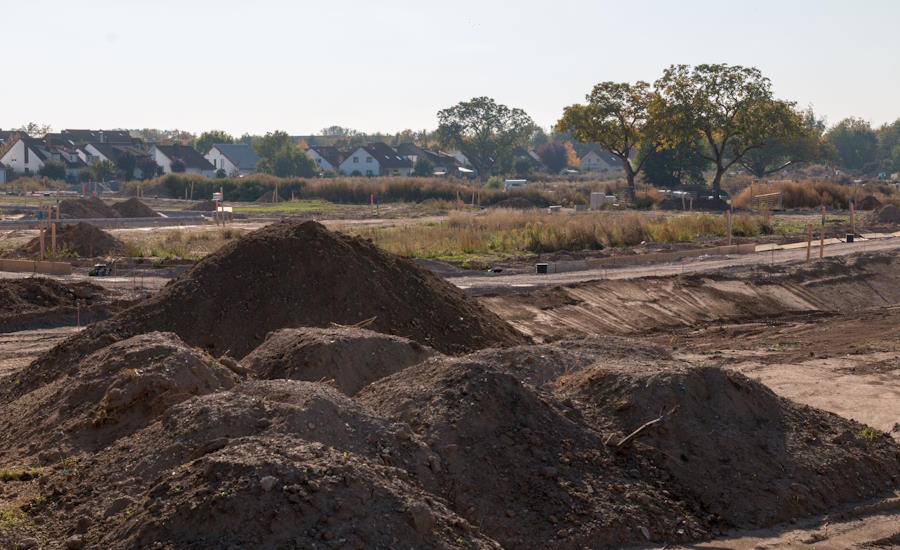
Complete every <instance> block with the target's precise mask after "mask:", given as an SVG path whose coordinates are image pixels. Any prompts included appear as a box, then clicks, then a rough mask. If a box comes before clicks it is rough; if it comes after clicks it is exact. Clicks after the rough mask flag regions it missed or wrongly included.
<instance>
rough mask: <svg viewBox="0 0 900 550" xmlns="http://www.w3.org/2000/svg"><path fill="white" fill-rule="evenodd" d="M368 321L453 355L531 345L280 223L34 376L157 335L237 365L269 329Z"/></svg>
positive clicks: (406, 277) (358, 253)
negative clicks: (145, 335)
mask: <svg viewBox="0 0 900 550" xmlns="http://www.w3.org/2000/svg"><path fill="white" fill-rule="evenodd" d="M368 319H372V321H371V323H369V324H368V328H370V329H372V330H375V331H378V332H382V333H385V334H394V335H398V336H404V337H407V338H410V339H413V340H416V341H417V342H419V343H420V344H423V345H426V346H430V347H432V348H434V349H437V350H438V351H441V352H444V353H451V354H459V353H465V352H468V351H472V350H475V349H481V348H486V347H490V346H505V345H515V344H521V343H524V342H525V341H526V339H525V337H524V336H522V335H521V334H519V333H518V332H516V331H515V330H514V329H512V328H511V327H510V326H509V325H508V324H506V322H504V321H503V320H501V319H500V318H499V317H497V316H496V315H495V314H493V313H490V312H488V311H487V310H485V309H484V308H483V307H482V306H481V305H479V304H478V303H477V302H476V301H475V300H474V299H473V298H471V297H469V296H467V295H466V294H465V293H463V292H462V291H461V290H459V289H458V288H456V287H455V286H453V285H452V284H450V283H448V282H446V281H444V280H443V279H441V278H439V277H438V276H437V275H434V274H433V273H431V272H429V271H426V270H424V269H422V268H419V267H418V266H416V264H415V263H413V262H412V261H410V260H406V259H403V258H400V257H398V256H394V255H392V254H388V253H386V252H383V251H382V250H380V249H378V248H376V247H375V246H374V245H373V244H371V243H370V242H369V241H366V240H364V239H360V238H354V237H348V236H345V235H342V234H340V233H332V232H330V231H328V230H327V229H325V227H323V226H322V225H320V224H318V223H315V222H298V221H282V222H278V223H275V224H272V225H269V226H267V227H264V228H262V229H260V230H257V231H254V232H252V233H248V234H247V235H245V236H243V237H241V238H240V239H237V240H236V241H232V242H230V243H228V244H227V245H225V246H223V247H222V248H221V249H220V250H219V251H217V252H216V253H214V254H211V255H209V256H207V257H206V258H204V259H203V260H201V261H200V262H198V263H197V265H195V266H194V267H193V268H192V269H191V270H190V271H188V272H186V273H185V274H183V275H182V276H181V277H179V278H178V279H176V280H175V281H173V282H171V283H169V284H168V285H167V286H166V287H165V289H163V290H162V291H161V292H160V293H159V294H157V295H156V296H154V297H152V298H149V299H147V300H146V301H144V302H141V303H140V304H138V305H136V306H135V307H132V308H131V309H128V310H126V311H124V312H122V314H120V315H118V316H116V317H114V318H112V319H110V320H108V321H106V322H103V323H98V324H95V325H92V326H91V327H89V328H88V329H86V330H84V331H82V332H81V333H80V334H78V335H77V336H75V337H73V338H71V339H70V340H68V341H66V342H65V343H64V344H63V345H61V346H58V347H57V348H55V349H54V350H51V352H50V353H49V354H48V355H47V356H45V357H44V358H42V359H41V360H40V361H39V362H38V363H36V365H35V366H34V368H35V369H37V370H39V371H42V370H44V369H47V370H48V371H52V370H53V369H54V368H55V367H54V364H55V363H56V362H62V363H65V362H68V361H74V360H77V359H78V358H79V357H82V356H84V355H86V354H87V353H91V352H93V351H95V350H96V349H98V348H99V347H101V346H102V345H105V344H108V343H111V342H112V341H114V340H119V339H123V338H129V337H131V336H134V335H136V334H141V333H144V332H150V331H154V330H159V331H171V332H174V333H176V334H178V336H179V337H181V338H182V339H183V340H184V341H185V342H187V343H189V344H191V345H194V346H198V347H202V348H205V349H207V350H209V351H210V352H211V353H213V354H214V355H217V356H219V355H223V354H225V353H226V352H229V353H230V355H232V356H233V357H235V358H238V359H240V358H243V357H244V356H245V355H247V354H248V353H249V352H250V351H251V350H253V349H254V348H255V347H257V346H258V345H259V344H261V343H262V342H263V340H264V339H265V336H266V335H267V334H268V333H269V332H270V331H272V330H276V329H279V328H287V327H298V326H313V327H327V326H330V325H331V323H338V324H342V325H353V324H356V323H359V322H361V321H364V320H368Z"/></svg>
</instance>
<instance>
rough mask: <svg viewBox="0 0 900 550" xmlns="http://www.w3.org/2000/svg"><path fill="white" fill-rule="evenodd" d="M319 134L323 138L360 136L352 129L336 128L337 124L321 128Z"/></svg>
mask: <svg viewBox="0 0 900 550" xmlns="http://www.w3.org/2000/svg"><path fill="white" fill-rule="evenodd" d="M319 133H320V134H321V135H323V136H332V137H351V136H358V135H360V133H359V132H358V131H356V130H354V129H353V128H344V127H343V126H338V125H337V124H335V125H333V126H329V127H328V128H322V130H321V131H320V132H319Z"/></svg>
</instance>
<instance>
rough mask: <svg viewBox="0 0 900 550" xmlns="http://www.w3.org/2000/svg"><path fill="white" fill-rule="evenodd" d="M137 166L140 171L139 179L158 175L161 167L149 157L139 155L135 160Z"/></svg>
mask: <svg viewBox="0 0 900 550" xmlns="http://www.w3.org/2000/svg"><path fill="white" fill-rule="evenodd" d="M137 168H138V169H140V171H141V179H145V180H147V179H151V178H155V177H156V176H158V175H159V173H160V170H161V168H160V167H159V165H158V164H156V161H155V160H153V159H152V158H151V157H141V158H139V159H138V161H137Z"/></svg>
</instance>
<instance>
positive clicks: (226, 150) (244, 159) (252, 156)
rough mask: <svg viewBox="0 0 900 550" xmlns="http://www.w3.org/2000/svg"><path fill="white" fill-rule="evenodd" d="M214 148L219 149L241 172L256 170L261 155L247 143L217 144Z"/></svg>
mask: <svg viewBox="0 0 900 550" xmlns="http://www.w3.org/2000/svg"><path fill="white" fill-rule="evenodd" d="M213 148H215V149H218V150H219V152H220V153H222V155H224V156H225V158H227V159H228V160H230V161H231V164H234V165H235V166H237V167H238V168H240V169H241V170H256V163H258V162H259V155H257V154H256V151H254V150H253V147H251V146H250V145H249V144H247V143H216V144H214V145H213Z"/></svg>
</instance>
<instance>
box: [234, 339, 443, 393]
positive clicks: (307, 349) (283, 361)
mask: <svg viewBox="0 0 900 550" xmlns="http://www.w3.org/2000/svg"><path fill="white" fill-rule="evenodd" d="M433 355H435V351H434V350H432V349H431V348H427V347H424V346H422V345H421V344H419V343H418V342H416V341H414V340H408V339H406V338H401V337H399V336H390V335H386V334H380V333H378V332H372V331H369V330H364V329H356V328H297V329H282V330H278V331H275V332H273V333H271V334H269V336H268V337H267V338H266V341H265V342H263V343H262V345H260V346H259V347H258V348H256V349H255V350H253V351H252V352H250V354H249V355H248V356H246V357H245V358H244V359H243V360H242V361H241V365H242V366H243V367H245V368H247V369H249V370H250V371H252V372H253V373H254V374H255V375H256V376H258V377H260V378H267V379H278V378H286V379H291V380H309V381H320V380H328V381H330V382H331V383H333V384H334V386H335V387H336V388H337V389H338V390H340V391H341V392H343V393H345V394H347V395H355V394H356V393H357V392H358V391H359V390H360V389H362V388H363V387H364V386H366V385H368V384H370V383H372V382H374V381H375V380H378V379H380V378H384V377H385V376H388V375H390V374H393V373H395V372H397V371H399V370H402V369H404V368H406V367H408V366H410V365H415V364H416V363H421V362H422V361H424V360H425V359H428V358H429V357H432V356H433Z"/></svg>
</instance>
